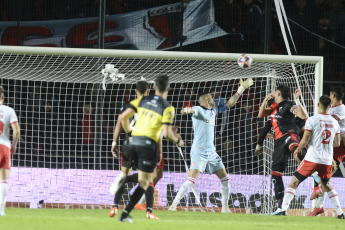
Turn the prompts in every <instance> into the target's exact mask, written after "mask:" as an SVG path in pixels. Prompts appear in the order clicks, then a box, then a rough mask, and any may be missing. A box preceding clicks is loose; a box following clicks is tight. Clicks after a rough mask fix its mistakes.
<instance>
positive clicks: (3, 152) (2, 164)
mask: <svg viewBox="0 0 345 230" xmlns="http://www.w3.org/2000/svg"><path fill="white" fill-rule="evenodd" d="M10 168H11V150H10V149H9V148H8V147H7V146H6V145H0V169H10Z"/></svg>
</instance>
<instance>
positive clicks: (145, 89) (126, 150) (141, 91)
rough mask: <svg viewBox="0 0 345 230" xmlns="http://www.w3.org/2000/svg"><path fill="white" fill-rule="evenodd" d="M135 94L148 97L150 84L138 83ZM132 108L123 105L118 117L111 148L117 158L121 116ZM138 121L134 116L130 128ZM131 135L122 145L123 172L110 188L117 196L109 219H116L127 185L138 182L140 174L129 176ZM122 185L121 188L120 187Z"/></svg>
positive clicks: (126, 136) (127, 104) (111, 192)
mask: <svg viewBox="0 0 345 230" xmlns="http://www.w3.org/2000/svg"><path fill="white" fill-rule="evenodd" d="M135 93H136V95H137V98H141V97H143V96H147V95H148V94H149V84H148V82H147V81H138V82H137V84H136V89H135ZM129 107H130V104H129V103H128V102H127V103H125V104H124V105H123V107H122V108H121V109H120V115H119V116H118V119H117V122H116V126H115V130H114V137H113V143H112V146H111V153H112V154H113V156H114V157H115V158H117V157H118V156H119V153H120V152H119V149H118V147H117V141H118V139H119V137H120V133H121V130H122V126H121V120H122V117H121V114H122V113H123V112H124V111H125V110H126V109H127V108H129ZM135 121H136V115H134V116H133V117H132V118H131V124H130V126H131V127H133V126H134V124H135ZM128 142H129V135H128V134H125V137H124V140H123V145H122V152H121V160H120V163H121V172H120V173H119V175H117V177H116V178H115V180H114V182H113V183H112V185H111V187H110V194H115V197H114V206H113V208H112V209H111V210H110V212H109V217H115V216H116V214H117V212H118V208H119V202H120V199H121V197H122V194H123V191H124V189H125V183H129V182H135V183H137V182H138V174H137V173H136V174H132V175H130V176H129V173H130V171H131V167H132V158H131V153H130V146H129V143H128ZM124 179H125V181H124V183H120V181H122V180H124ZM119 185H120V186H119Z"/></svg>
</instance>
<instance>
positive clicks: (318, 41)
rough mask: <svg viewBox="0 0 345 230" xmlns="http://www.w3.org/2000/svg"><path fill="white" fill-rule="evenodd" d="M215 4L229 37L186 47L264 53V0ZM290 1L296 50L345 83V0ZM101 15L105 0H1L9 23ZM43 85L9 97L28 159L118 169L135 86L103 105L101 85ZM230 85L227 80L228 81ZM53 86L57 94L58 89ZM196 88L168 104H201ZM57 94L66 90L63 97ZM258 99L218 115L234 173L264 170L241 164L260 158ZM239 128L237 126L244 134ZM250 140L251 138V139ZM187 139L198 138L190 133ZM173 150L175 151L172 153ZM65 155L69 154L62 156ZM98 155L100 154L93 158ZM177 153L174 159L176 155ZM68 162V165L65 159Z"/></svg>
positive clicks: (113, 8) (277, 45) (276, 39)
mask: <svg viewBox="0 0 345 230" xmlns="http://www.w3.org/2000/svg"><path fill="white" fill-rule="evenodd" d="M190 1H191V0H185V1H184V2H185V4H188V2H190ZM178 2H181V1H176V0H175V1H174V0H164V1H163V0H162V1H143V0H126V1H123V0H107V1H106V3H107V6H106V14H107V15H113V14H122V13H128V12H132V11H137V10H141V9H147V8H150V7H156V6H162V5H166V4H171V3H178ZM213 2H214V7H215V20H216V22H217V24H218V25H219V26H220V27H221V28H222V29H223V30H225V31H226V32H228V33H229V35H227V36H223V37H220V38H216V39H212V40H210V41H205V42H201V43H198V44H192V45H189V46H186V47H183V49H182V50H183V51H212V52H231V53H262V52H263V42H262V40H263V31H264V15H263V1H256V0H214V1H213ZM283 2H284V6H285V9H286V12H287V16H288V17H289V19H291V20H290V21H289V25H290V28H291V30H292V35H293V39H294V42H295V45H296V48H297V54H298V55H318V56H323V57H324V62H325V66H324V81H327V80H331V81H344V80H345V63H344V60H345V52H344V46H345V2H344V1H343V0H293V1H290V0H285V1H283ZM273 7H274V5H273ZM98 12H99V1H98V0H79V1H67V0H25V1H24V0H17V1H5V0H0V15H1V17H0V18H1V20H2V21H35V20H41V21H45V20H61V19H73V18H86V17H97V16H98ZM273 17H274V19H273V20H272V23H273V25H272V42H271V49H272V53H275V54H286V48H285V44H284V41H283V39H282V35H281V32H280V27H279V24H278V20H277V18H276V14H275V13H273ZM258 38H261V39H258ZM291 47H292V46H291ZM179 50H181V49H179ZM42 84H43V83H42ZM42 84H40V85H31V86H30V87H27V88H26V89H25V87H23V90H16V92H21V93H20V95H15V96H13V98H17V100H16V101H14V99H13V98H12V99H11V97H10V98H9V101H8V102H9V104H10V105H11V103H13V106H14V108H15V110H16V111H17V112H18V114H19V117H20V119H21V122H20V124H21V128H22V131H23V132H22V133H23V135H22V141H21V146H20V147H21V148H22V149H25V150H26V151H30V154H27V155H25V157H27V156H33V157H35V159H36V160H34V161H32V162H33V163H35V162H37V164H39V163H42V162H43V163H44V162H47V163H48V164H51V162H57V163H56V164H58V166H56V167H65V166H64V165H67V166H68V167H71V165H75V166H73V167H84V168H85V167H94V166H92V165H94V164H97V163H99V165H101V164H102V163H106V165H111V167H112V165H113V159H112V157H111V154H110V152H109V149H107V148H108V144H109V143H108V142H109V140H111V139H112V131H113V127H114V119H115V116H114V114H117V113H118V109H119V108H121V106H122V104H123V102H124V101H129V100H130V99H132V98H131V97H133V95H134V93H133V92H132V91H133V90H132V89H131V86H130V85H126V86H121V87H122V88H119V89H117V95H122V96H121V98H119V97H118V96H117V97H116V98H114V95H112V94H111V93H109V94H108V95H107V96H106V98H105V99H104V104H99V103H98V102H97V99H96V98H97V91H98V88H97V87H98V86H97V87H95V86H94V85H92V84H85V85H82V84H80V85H78V86H76V85H75V84H74V85H70V84H67V83H66V84H65V85H64V86H62V84H63V83H61V86H60V87H57V86H54V87H51V88H50V87H48V85H42ZM47 84H48V83H47ZM223 84H224V85H227V84H228V83H223ZM52 88H53V91H54V92H53V91H51V89H52ZM194 88H195V87H194V85H188V84H181V85H178V86H176V87H175V89H176V90H179V92H174V93H172V95H175V96H174V97H177V98H173V97H171V98H170V99H169V101H173V105H174V106H175V107H176V108H178V109H179V108H181V107H183V106H192V105H194V104H195V102H196V100H195V95H196V94H197V92H195V91H194ZM68 90H72V91H73V93H67V91H68ZM55 91H56V92H55ZM217 91H218V92H217ZM224 92H227V89H226V87H225V88H224V87H223V89H220V90H215V91H214V92H213V93H214V95H215V98H216V99H217V98H218V99H217V100H218V102H220V101H222V100H223V99H224V98H228V97H229V96H230V95H228V94H227V93H224ZM229 93H231V92H229ZM56 95H59V98H58V97H57V96H56ZM67 95H68V96H67ZM182 95H183V96H182ZM181 97H182V98H181ZM251 101H252V102H251V103H250V102H248V101H247V102H243V103H242V102H240V103H239V104H238V107H237V108H235V109H233V110H231V111H229V112H227V113H224V114H219V118H218V126H217V130H216V132H217V138H216V146H217V150H218V151H219V152H220V153H222V156H223V157H226V159H223V162H225V164H229V165H228V166H229V167H228V168H229V169H230V168H231V167H233V169H234V170H235V171H238V170H248V171H252V170H253V168H257V167H258V166H257V165H255V166H254V163H253V164H252V163H251V164H250V166H248V165H241V162H240V160H241V159H243V158H246V159H250V161H251V162H255V160H256V159H254V156H253V154H252V151H253V145H254V144H255V138H256V134H257V121H256V119H255V118H256V117H257V116H256V114H255V113H253V112H252V111H256V109H255V108H254V107H255V106H257V105H255V101H253V100H251ZM17 102H19V103H17ZM114 102H116V104H114ZM177 102H179V103H177ZM102 103H103V102H102ZM100 108H101V109H102V117H101V118H100V117H96V116H95V114H99V111H97V113H96V111H95V110H96V109H100ZM115 108H116V109H115ZM229 117H231V118H234V120H232V121H231V122H229V120H228V119H229ZM100 120H101V121H100ZM97 122H98V123H97ZM99 122H101V123H99ZM177 123H178V124H177V125H178V126H179V127H180V128H181V129H182V130H181V133H191V130H190V129H191V121H190V119H187V120H186V121H183V120H182V118H180V117H179V116H177ZM99 124H101V125H99ZM227 124H231V125H230V126H229V125H227ZM99 126H100V127H102V128H101V130H95V129H96V127H99ZM232 126H236V127H240V129H233V128H232ZM233 130H237V132H235V131H233ZM97 131H100V133H102V135H101V139H102V143H101V146H104V148H103V149H97V148H96V149H95V146H98V144H100V143H94V140H96V139H97V138H95V135H96V133H97ZM230 132H231V133H230ZM243 133H245V137H246V139H243V138H239V135H240V134H241V135H242V134H243ZM249 137H250V138H251V139H248V138H249ZM185 138H186V140H188V139H189V140H191V137H185ZM186 143H187V146H188V145H190V144H191V143H188V141H187V142H186ZM99 151H103V152H107V153H104V155H103V156H105V157H94V156H95V153H97V152H99ZM167 152H175V151H174V150H169V151H167ZM66 154H67V156H69V157H61V156H65V155H66ZM97 154H99V153H97ZM102 154H103V153H102ZM91 155H92V156H93V157H90V156H91ZM18 157H19V158H20V157H21V156H18ZM52 157H56V159H55V160H52V159H51V158H52ZM48 158H49V159H48ZM171 158H173V157H172V156H171ZM66 159H67V160H68V162H64V161H65V160H66ZM60 160H61V162H60ZM90 161H93V162H90ZM104 161H106V162H104ZM18 162H19V163H18V164H21V163H20V162H24V161H20V160H19V161H18ZM25 162H27V161H25ZM60 163H61V164H60ZM85 165H86V166H85ZM238 165H241V166H240V168H239V169H235V167H238ZM67 166H66V167H67ZM100 167H101V166H100ZM102 167H103V166H102ZM248 167H249V168H248ZM230 170H231V169H230ZM230 172H231V171H230Z"/></svg>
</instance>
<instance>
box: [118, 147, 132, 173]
mask: <svg viewBox="0 0 345 230" xmlns="http://www.w3.org/2000/svg"><path fill="white" fill-rule="evenodd" d="M130 149H131V146H130V145H128V144H127V145H123V146H122V153H121V166H122V167H126V168H131V167H132V155H131V150H130Z"/></svg>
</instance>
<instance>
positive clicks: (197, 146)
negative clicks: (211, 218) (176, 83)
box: [169, 78, 253, 213]
mask: <svg viewBox="0 0 345 230" xmlns="http://www.w3.org/2000/svg"><path fill="white" fill-rule="evenodd" d="M251 85H253V80H252V79H251V78H249V79H247V80H246V81H245V82H242V80H241V86H240V87H239V89H238V91H237V92H236V93H235V94H234V95H233V96H232V97H231V98H230V99H229V100H228V101H227V102H226V105H225V106H220V109H222V108H224V109H225V108H227V109H229V108H230V107H233V106H234V105H235V103H236V102H237V100H238V99H239V97H240V96H241V95H242V93H243V92H244V90H245V89H247V88H249V87H250V86H251ZM199 104H200V106H193V107H186V108H183V109H182V110H181V113H182V114H192V121H193V129H194V139H193V144H192V149H191V166H190V171H189V174H188V179H187V181H186V182H185V183H184V184H183V185H182V186H181V188H180V189H179V191H178V193H177V195H176V197H175V199H174V201H173V203H172V204H171V206H170V207H169V210H170V211H176V207H177V205H178V203H179V202H180V200H181V199H182V198H183V197H184V195H185V194H186V193H187V192H188V190H189V188H191V187H192V186H194V184H195V183H196V181H197V179H198V177H199V174H200V172H201V173H203V172H204V171H205V170H206V171H207V172H208V173H209V174H213V173H214V174H216V175H217V176H218V178H219V179H220V181H221V185H222V189H221V191H222V212H223V213H229V212H230V210H229V206H228V200H229V176H228V173H227V172H226V170H225V167H224V164H223V162H222V160H221V158H220V157H219V156H218V154H217V153H216V151H215V150H216V148H215V146H214V126H215V119H216V116H217V113H218V111H219V110H218V107H217V106H216V105H215V102H214V99H213V98H212V95H211V93H208V92H204V93H201V94H199ZM221 112H223V111H221Z"/></svg>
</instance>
